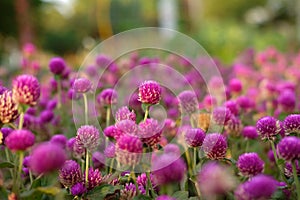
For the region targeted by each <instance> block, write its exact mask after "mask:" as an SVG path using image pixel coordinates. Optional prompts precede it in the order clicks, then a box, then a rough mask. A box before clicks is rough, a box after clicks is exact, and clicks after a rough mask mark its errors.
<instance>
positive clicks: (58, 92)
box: [57, 78, 62, 109]
mask: <svg viewBox="0 0 300 200" xmlns="http://www.w3.org/2000/svg"><path fill="white" fill-rule="evenodd" d="M61 94H62V92H61V80H60V78H58V79H57V98H58V102H57V108H58V109H60V108H61V102H62V100H61Z"/></svg>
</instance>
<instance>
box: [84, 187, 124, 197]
mask: <svg viewBox="0 0 300 200" xmlns="http://www.w3.org/2000/svg"><path fill="white" fill-rule="evenodd" d="M117 189H120V188H119V187H114V186H112V185H109V184H103V185H100V186H98V187H95V188H94V189H92V190H91V191H90V192H88V194H87V197H88V199H91V200H93V199H104V198H105V197H106V195H108V194H113V193H115V191H116V190H117Z"/></svg>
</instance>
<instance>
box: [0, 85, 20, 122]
mask: <svg viewBox="0 0 300 200" xmlns="http://www.w3.org/2000/svg"><path fill="white" fill-rule="evenodd" d="M18 116H19V112H18V104H17V103H16V102H15V101H14V99H13V97H12V92H11V91H9V90H5V91H4V92H3V93H2V94H1V95H0V123H2V124H7V123H10V122H13V121H14V120H15V119H17V118H18Z"/></svg>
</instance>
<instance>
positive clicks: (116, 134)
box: [103, 125, 125, 140]
mask: <svg viewBox="0 0 300 200" xmlns="http://www.w3.org/2000/svg"><path fill="white" fill-rule="evenodd" d="M103 134H104V135H105V136H106V137H110V138H114V139H115V140H118V139H119V138H120V137H121V136H122V135H124V134H125V133H124V132H123V131H122V130H120V129H118V128H117V127H116V126H114V125H111V126H108V127H106V128H105V129H104V131H103Z"/></svg>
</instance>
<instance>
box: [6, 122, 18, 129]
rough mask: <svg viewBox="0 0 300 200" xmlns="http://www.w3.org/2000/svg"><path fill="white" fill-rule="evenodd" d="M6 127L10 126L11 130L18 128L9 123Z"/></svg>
mask: <svg viewBox="0 0 300 200" xmlns="http://www.w3.org/2000/svg"><path fill="white" fill-rule="evenodd" d="M8 126H10V127H11V128H12V129H14V130H17V129H18V128H17V127H16V125H14V124H13V123H9V124H8Z"/></svg>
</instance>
